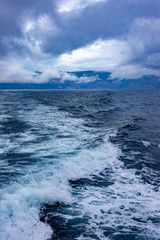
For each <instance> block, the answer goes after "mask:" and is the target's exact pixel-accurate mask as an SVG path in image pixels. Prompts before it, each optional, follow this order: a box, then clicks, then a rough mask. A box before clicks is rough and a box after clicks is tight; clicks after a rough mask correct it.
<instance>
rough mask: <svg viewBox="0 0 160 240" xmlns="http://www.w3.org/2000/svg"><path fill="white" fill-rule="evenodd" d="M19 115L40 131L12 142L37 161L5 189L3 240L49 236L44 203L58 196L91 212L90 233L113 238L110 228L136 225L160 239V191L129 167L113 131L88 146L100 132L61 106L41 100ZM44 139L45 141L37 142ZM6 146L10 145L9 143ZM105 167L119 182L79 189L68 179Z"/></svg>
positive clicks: (39, 239)
mask: <svg viewBox="0 0 160 240" xmlns="http://www.w3.org/2000/svg"><path fill="white" fill-rule="evenodd" d="M19 118H20V119H25V120H26V121H27V122H28V123H29V124H31V125H32V128H33V129H35V131H34V132H31V131H29V130H26V132H25V133H23V134H22V135H21V136H20V137H19V138H17V140H16V141H17V142H16V143H14V144H16V145H14V146H12V145H11V146H10V144H9V147H10V148H11V149H12V151H15V152H16V153H31V154H32V156H33V158H34V159H35V162H34V161H33V162H32V164H30V165H27V166H21V170H20V171H21V173H22V172H23V174H24V175H23V176H20V177H17V178H15V180H14V181H13V182H11V183H10V184H9V185H7V186H5V188H3V189H2V190H1V196H2V197H1V202H0V204H1V210H0V211H1V212H0V216H1V225H0V232H1V240H21V239H23V240H30V239H32V240H45V239H48V238H49V237H50V236H51V234H52V229H51V228H50V226H48V225H47V224H45V223H42V222H40V220H39V211H40V207H41V205H42V204H43V203H50V204H53V203H55V202H57V201H59V202H63V203H66V204H71V206H72V203H76V208H77V209H78V210H79V211H80V212H81V217H82V218H83V217H84V216H86V215H88V217H89V223H88V227H87V228H88V232H91V233H95V234H96V235H97V236H98V237H99V238H100V239H107V237H106V236H105V235H104V229H105V227H106V228H107V227H109V226H111V225H112V227H113V228H114V229H116V230H117V227H118V226H119V225H123V226H125V227H126V229H128V231H129V227H130V226H135V227H138V228H141V229H142V231H143V230H144V231H146V233H145V234H146V236H150V234H151V236H152V237H154V239H158V236H159V234H160V231H159V228H157V226H156V225H155V224H154V223H153V222H152V221H151V220H150V221H149V220H148V219H149V218H150V217H154V218H156V217H157V218H158V217H159V216H158V214H159V211H160V206H159V201H160V193H159V192H158V191H157V192H156V191H154V190H153V188H152V186H151V185H149V184H144V183H143V182H142V180H141V179H140V177H137V176H136V174H135V170H131V169H130V170H129V169H126V168H125V167H124V165H123V163H122V162H121V161H119V160H118V157H119V155H120V154H121V151H120V149H119V148H118V147H116V146H114V145H113V144H111V143H110V142H109V139H108V137H109V135H108V133H107V132H106V133H104V135H105V137H104V138H103V141H102V142H101V143H99V144H98V145H97V146H94V147H92V144H91V145H89V147H88V144H90V143H92V141H93V140H94V138H95V137H96V136H97V133H96V131H95V130H94V129H92V128H87V127H85V126H84V125H83V123H84V122H83V120H82V119H75V118H73V117H72V116H70V115H68V114H66V113H62V112H59V111H58V110H57V109H56V108H54V109H53V108H51V107H46V106H43V105H39V107H36V108H35V109H33V110H32V111H31V110H30V111H28V112H27V111H26V110H25V111H23V110H21V112H20V114H19ZM36 131H38V132H36ZM43 137H48V138H46V139H45V138H44V139H43ZM38 138H42V141H41V142H36V141H35V142H34V140H37V139H38ZM32 141H33V142H32ZM15 146H16V147H15ZM2 149H4V150H6V146H3V148H2ZM105 168H106V171H107V169H108V170H109V172H110V173H109V176H108V177H109V180H110V181H112V182H113V184H112V185H110V186H106V187H105V186H103V187H102V186H101V187H98V186H90V185H88V186H87V185H86V186H85V188H81V189H78V190H76V189H74V190H73V189H72V188H71V186H70V185H69V183H68V180H70V179H72V180H73V179H79V178H83V177H87V178H90V179H92V175H93V174H94V175H98V174H99V173H100V172H101V171H103V170H104V169H105ZM76 191H77V195H74V194H73V193H74V192H76ZM74 208H75V205H74V207H73V210H75V209H74ZM64 217H66V216H64ZM70 218H74V216H70ZM136 219H138V221H139V222H138V221H136ZM146 221H147V224H146V223H145V222H146ZM102 227H103V228H102ZM142 234H143V232H142ZM84 239H85V240H86V239H91V238H90V237H88V238H87V237H84V236H83V234H82V235H81V236H80V237H79V240H84Z"/></svg>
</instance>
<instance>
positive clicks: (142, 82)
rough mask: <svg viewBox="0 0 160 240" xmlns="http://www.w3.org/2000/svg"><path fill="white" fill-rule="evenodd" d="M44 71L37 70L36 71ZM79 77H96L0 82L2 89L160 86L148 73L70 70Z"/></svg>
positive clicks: (152, 87)
mask: <svg viewBox="0 0 160 240" xmlns="http://www.w3.org/2000/svg"><path fill="white" fill-rule="evenodd" d="M37 72H38V73H40V74H42V72H39V71H36V72H35V73H37ZM68 73H69V74H72V75H74V76H76V77H78V78H81V77H89V78H90V79H91V78H92V77H94V80H95V81H90V82H87V81H86V82H85V83H83V82H77V81H71V80H66V81H64V82H62V81H60V79H50V80H49V82H47V83H0V89H28V90H29V89H157V88H160V78H159V77H156V76H152V75H147V76H144V77H142V78H138V79H122V80H120V79H118V78H116V79H111V78H110V75H111V73H110V72H94V71H79V72H68Z"/></svg>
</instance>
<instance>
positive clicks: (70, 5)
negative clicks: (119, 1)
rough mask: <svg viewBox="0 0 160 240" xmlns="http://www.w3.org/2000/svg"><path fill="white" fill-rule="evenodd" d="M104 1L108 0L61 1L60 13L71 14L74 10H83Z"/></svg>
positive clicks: (59, 5)
mask: <svg viewBox="0 0 160 240" xmlns="http://www.w3.org/2000/svg"><path fill="white" fill-rule="evenodd" d="M104 1H107V0H61V1H59V3H58V11H59V12H70V11H72V10H77V9H83V8H85V7H87V6H89V5H92V4H95V3H98V2H104Z"/></svg>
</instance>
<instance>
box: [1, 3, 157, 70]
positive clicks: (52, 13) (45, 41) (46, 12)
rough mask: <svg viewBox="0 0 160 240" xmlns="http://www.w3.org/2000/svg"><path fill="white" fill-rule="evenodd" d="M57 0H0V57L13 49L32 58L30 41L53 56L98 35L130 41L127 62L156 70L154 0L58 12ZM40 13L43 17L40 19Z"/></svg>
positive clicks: (93, 39) (103, 4) (98, 4)
mask: <svg viewBox="0 0 160 240" xmlns="http://www.w3.org/2000/svg"><path fill="white" fill-rule="evenodd" d="M57 3H58V1H56V0H55V1H51V0H45V1H44V0H38V1H37V0H27V1H26V0H1V6H0V55H1V57H3V56H6V55H9V54H11V53H13V52H14V54H17V55H23V56H24V55H28V56H30V57H32V55H34V54H33V52H32V48H31V47H30V44H31V45H33V47H34V42H36V43H37V42H39V47H40V49H41V52H42V53H43V54H50V56H58V55H60V54H62V53H65V52H69V51H72V50H74V49H77V48H80V47H83V46H85V45H86V44H90V43H93V42H94V41H95V40H97V39H102V40H107V39H116V40H123V41H126V42H127V44H129V45H130V47H131V49H132V54H131V55H130V57H129V59H128V63H129V64H131V63H132V64H135V63H138V62H139V63H140V64H142V65H144V66H145V67H150V68H153V69H159V67H160V65H159V64H158V61H159V60H160V1H159V0H118V1H117V0H108V1H102V2H98V3H96V4H92V5H88V6H87V7H85V8H83V9H80V10H72V11H69V12H59V11H57ZM41 17H44V18H46V19H47V20H46V21H43V23H41V20H40V18H41ZM37 19H39V20H37ZM29 21H31V22H32V23H35V26H34V27H33V29H29V30H28V32H26V31H25V30H24V26H25V24H27V22H29ZM37 21H38V23H37ZM42 25H43V26H42Z"/></svg>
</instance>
